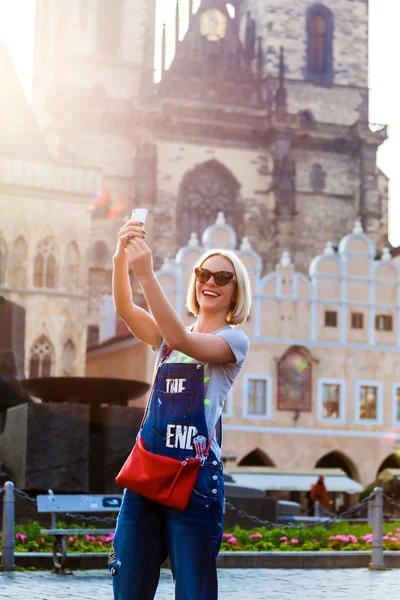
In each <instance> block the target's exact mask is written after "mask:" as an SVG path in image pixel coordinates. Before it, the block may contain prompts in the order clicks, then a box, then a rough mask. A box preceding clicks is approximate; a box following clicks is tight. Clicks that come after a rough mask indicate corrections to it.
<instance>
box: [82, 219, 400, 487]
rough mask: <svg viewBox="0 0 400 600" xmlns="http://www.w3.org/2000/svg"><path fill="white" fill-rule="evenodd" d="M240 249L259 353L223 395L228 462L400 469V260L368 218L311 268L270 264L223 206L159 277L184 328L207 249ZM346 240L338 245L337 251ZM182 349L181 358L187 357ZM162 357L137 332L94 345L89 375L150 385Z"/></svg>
mask: <svg viewBox="0 0 400 600" xmlns="http://www.w3.org/2000/svg"><path fill="white" fill-rule="evenodd" d="M213 247H225V248H230V249H232V250H235V251H236V253H237V254H238V255H239V256H240V258H241V259H242V260H243V261H244V263H245V265H246V267H247V269H248V271H249V275H250V279H251V284H252V291H253V306H252V310H251V316H250V318H249V320H248V321H247V322H246V323H245V324H244V326H243V329H244V331H245V332H246V334H247V335H248V336H249V338H250V342H251V343H250V351H249V356H248V358H247V361H246V363H245V365H244V367H243V370H242V372H241V373H240V375H239V377H238V379H237V381H236V382H235V386H234V388H233V392H231V393H230V395H229V396H228V397H227V399H226V401H225V408H224V415H223V422H224V427H223V431H224V443H223V458H224V459H225V460H226V461H227V467H228V469H229V467H231V468H232V467H234V466H265V467H277V468H278V469H282V468H286V469H311V468H315V467H316V468H318V467H320V468H341V469H342V470H344V471H345V472H346V473H347V474H348V476H350V477H351V478H352V479H355V480H357V481H359V482H360V483H362V484H363V485H368V484H370V483H372V482H373V481H375V479H376V477H377V475H378V473H380V472H382V471H383V470H384V469H385V468H389V467H392V468H393V467H394V468H398V466H399V464H400V459H399V457H398V456H397V455H396V453H395V451H396V448H397V445H396V444H397V443H398V442H397V439H398V436H397V433H396V432H397V431H398V428H399V426H400V367H399V365H398V360H397V357H398V352H399V350H400V326H399V324H400V321H399V298H398V289H399V284H400V267H399V264H398V263H397V262H396V261H395V260H393V259H392V257H391V255H390V252H389V249H388V248H385V249H384V251H383V253H382V255H381V258H380V259H376V247H375V244H374V242H373V240H372V237H371V236H369V235H367V234H366V233H365V232H364V231H363V228H362V225H361V223H360V222H356V224H355V225H354V227H353V230H352V232H350V233H349V234H347V235H346V236H344V237H343V238H342V239H341V240H338V245H337V246H336V247H335V246H334V245H333V244H332V243H331V242H327V243H326V244H325V248H322V253H321V254H319V255H318V256H316V257H315V258H314V259H313V260H312V261H311V264H310V268H309V276H306V275H304V274H303V273H301V272H299V271H297V270H296V268H295V266H294V265H293V263H292V261H291V257H290V255H289V253H288V252H284V253H283V255H282V257H281V259H280V261H279V262H278V264H277V265H276V268H275V270H273V271H272V272H265V271H264V269H263V261H262V257H261V255H260V254H259V253H257V252H256V251H255V250H254V249H253V248H252V246H251V244H250V242H249V240H248V238H246V237H245V238H243V239H242V240H241V241H240V239H239V238H238V236H237V234H236V232H235V230H234V229H233V228H232V227H231V226H229V225H228V224H227V223H226V221H225V218H224V216H223V215H222V214H220V215H219V216H218V218H217V221H216V223H215V224H214V225H212V226H210V227H208V228H207V229H206V230H205V232H204V233H203V236H202V239H201V240H199V239H198V238H197V236H196V235H195V234H194V235H192V238H191V240H190V243H189V245H186V246H184V247H182V248H180V249H179V250H178V252H177V254H176V256H175V257H174V258H173V259H166V260H165V262H164V264H163V265H162V267H161V269H160V271H159V272H158V273H157V277H158V280H159V282H160V284H161V286H162V287H163V289H164V291H165V293H166V295H167V296H168V299H169V301H170V302H171V303H172V305H173V306H174V307H175V309H176V311H177V313H178V314H179V315H180V317H181V318H182V319H183V321H184V322H185V324H186V325H190V324H191V323H192V322H193V318H192V317H191V316H190V315H188V314H187V311H186V308H185V300H186V290H187V284H188V281H189V277H190V274H191V268H192V265H193V263H194V262H195V261H196V260H197V258H198V257H199V256H200V255H201V254H202V253H203V252H204V251H205V250H207V249H209V248H213ZM335 248H337V249H335ZM185 358H186V357H185V356H183V357H182V361H184V360H185ZM154 360H155V358H154V353H153V352H152V351H151V350H150V349H149V348H148V347H147V346H145V345H144V344H142V343H140V342H138V341H137V340H135V339H134V338H133V336H132V335H131V334H128V335H123V336H116V337H115V338H114V339H112V340H109V341H107V342H105V343H104V344H101V345H99V346H97V347H94V348H92V349H90V350H89V351H88V356H87V373H88V374H89V375H91V376H96V375H100V374H102V375H103V376H104V374H107V373H108V374H109V375H111V374H114V376H115V375H116V374H118V375H119V376H120V377H127V378H133V379H135V378H136V377H139V376H140V375H142V376H143V374H144V373H146V374H147V375H146V376H147V378H148V381H151V378H152V370H153V367H154Z"/></svg>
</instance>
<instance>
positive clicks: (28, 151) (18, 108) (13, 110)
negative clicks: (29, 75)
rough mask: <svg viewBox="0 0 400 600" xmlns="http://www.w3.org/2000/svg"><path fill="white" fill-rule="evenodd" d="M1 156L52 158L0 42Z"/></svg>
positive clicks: (41, 159) (35, 158)
mask: <svg viewBox="0 0 400 600" xmlns="http://www.w3.org/2000/svg"><path fill="white" fill-rule="evenodd" d="M0 73H1V75H2V88H1V94H0V131H1V135H0V155H1V156H5V157H9V158H19V159H28V160H35V161H47V162H48V161H51V160H52V159H51V155H50V153H49V151H48V149H47V147H46V144H45V141H44V138H43V134H42V132H41V131H40V128H39V125H38V123H37V121H36V119H35V117H34V115H33V111H32V108H31V106H30V104H29V103H28V101H27V99H26V97H25V94H24V91H23V88H22V85H21V83H20V81H19V79H18V76H17V74H16V72H15V69H14V66H13V64H12V61H11V57H10V55H9V53H8V49H7V47H6V45H5V44H3V43H0Z"/></svg>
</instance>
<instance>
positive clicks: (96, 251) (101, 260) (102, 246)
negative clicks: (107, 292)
mask: <svg viewBox="0 0 400 600" xmlns="http://www.w3.org/2000/svg"><path fill="white" fill-rule="evenodd" d="M90 260H91V262H92V263H93V265H95V266H97V267H106V266H110V261H111V255H110V251H109V249H108V246H107V244H106V243H105V242H102V241H99V242H96V243H95V244H94V246H93V247H92V249H91V251H90Z"/></svg>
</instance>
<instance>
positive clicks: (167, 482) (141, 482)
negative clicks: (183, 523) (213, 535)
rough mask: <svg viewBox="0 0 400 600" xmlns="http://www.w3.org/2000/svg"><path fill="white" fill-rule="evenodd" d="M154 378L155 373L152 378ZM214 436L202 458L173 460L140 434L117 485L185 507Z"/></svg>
mask: <svg viewBox="0 0 400 600" xmlns="http://www.w3.org/2000/svg"><path fill="white" fill-rule="evenodd" d="M169 352H170V350H169V349H168V350H167V351H166V352H165V354H164V356H163V358H162V360H161V361H160V365H161V363H162V362H163V360H164V359H165V357H166V356H167V354H169ZM159 367H160V366H159ZM156 379H157V377H156V378H155V379H154V382H155V381H156ZM153 388H154V384H153ZM152 395H153V390H152V392H151V394H150V400H149V402H148V404H147V407H146V411H145V413H144V416H143V419H142V424H141V426H140V429H141V428H142V426H143V423H144V421H145V419H146V416H147V412H148V409H149V404H150V401H151V397H152ZM213 437H214V432H213V434H212V436H211V438H210V440H209V442H208V445H207V448H206V451H205V453H204V457H203V458H194V457H188V458H185V459H184V460H176V459H175V458H170V457H168V456H162V455H160V454H154V452H149V451H148V450H146V446H145V444H144V440H143V438H142V436H141V435H139V436H138V438H137V440H136V444H135V445H134V447H133V450H132V452H131V453H130V455H129V456H128V458H127V459H126V461H125V463H124V465H123V467H122V469H121V470H120V472H119V473H118V475H117V477H116V478H115V481H116V482H117V483H118V485H120V486H122V487H124V488H128V490H131V491H132V492H137V493H138V494H140V495H141V496H145V497H146V498H149V500H153V501H154V502H158V503H159V504H164V505H165V506H171V507H173V508H177V509H179V510H185V508H186V507H187V505H188V502H189V498H190V496H191V494H192V492H193V488H194V485H195V483H196V478H197V474H198V472H199V469H200V466H201V465H202V462H203V459H204V458H207V456H208V455H209V452H210V448H211V442H212V440H213Z"/></svg>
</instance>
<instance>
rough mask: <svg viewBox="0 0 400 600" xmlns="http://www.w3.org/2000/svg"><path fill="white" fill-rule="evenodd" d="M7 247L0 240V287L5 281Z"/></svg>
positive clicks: (0, 239)
mask: <svg viewBox="0 0 400 600" xmlns="http://www.w3.org/2000/svg"><path fill="white" fill-rule="evenodd" d="M6 266H7V247H6V243H5V241H4V240H3V239H2V238H0V285H4V284H5V281H6Z"/></svg>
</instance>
